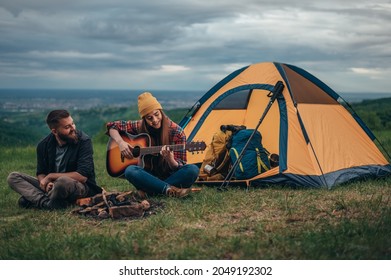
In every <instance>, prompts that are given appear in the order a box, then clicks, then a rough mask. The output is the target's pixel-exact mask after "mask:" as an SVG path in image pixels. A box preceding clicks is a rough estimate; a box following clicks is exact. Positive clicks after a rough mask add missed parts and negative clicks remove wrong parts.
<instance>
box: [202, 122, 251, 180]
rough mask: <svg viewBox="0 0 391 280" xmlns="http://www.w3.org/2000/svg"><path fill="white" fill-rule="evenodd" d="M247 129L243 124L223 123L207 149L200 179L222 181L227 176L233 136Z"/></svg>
mask: <svg viewBox="0 0 391 280" xmlns="http://www.w3.org/2000/svg"><path fill="white" fill-rule="evenodd" d="M242 129H246V127H245V126H243V125H240V126H239V125H232V124H230V125H222V126H221V127H220V129H219V130H218V131H217V132H216V133H215V134H213V137H212V141H211V143H210V144H209V146H208V147H207V149H206V151H205V158H204V160H203V162H202V164H201V168H200V173H199V176H198V179H199V180H200V181H220V180H224V178H225V177H226V176H227V174H228V171H229V168H230V166H231V161H230V157H229V149H230V146H231V137H232V135H233V134H234V133H236V132H237V131H239V130H242Z"/></svg>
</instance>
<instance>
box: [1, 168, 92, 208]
mask: <svg viewBox="0 0 391 280" xmlns="http://www.w3.org/2000/svg"><path fill="white" fill-rule="evenodd" d="M7 181H8V185H9V186H10V187H11V189H13V190H14V191H16V192H17V193H19V194H20V195H21V196H23V197H24V198H25V199H27V200H28V201H30V202H31V203H32V204H33V205H34V206H35V207H37V208H41V207H43V205H45V204H46V205H47V204H48V203H49V205H50V207H52V208H65V207H66V206H68V204H69V203H73V202H75V201H76V199H78V198H81V197H85V196H86V195H87V193H88V187H87V186H86V185H85V184H83V183H80V182H79V181H76V180H73V179H71V178H69V177H67V176H62V177H60V178H58V179H57V180H56V181H54V182H53V183H54V186H53V188H52V189H51V190H50V191H49V192H48V193H45V192H44V191H43V190H42V189H41V187H40V186H39V181H38V179H37V178H36V177H33V176H30V175H27V174H23V173H19V172H12V173H11V174H10V175H9V176H8V178H7Z"/></svg>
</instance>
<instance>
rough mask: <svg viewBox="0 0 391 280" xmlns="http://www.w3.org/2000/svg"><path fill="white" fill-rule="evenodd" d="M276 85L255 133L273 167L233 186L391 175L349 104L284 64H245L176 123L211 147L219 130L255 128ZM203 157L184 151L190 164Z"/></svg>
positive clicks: (320, 183)
mask: <svg viewBox="0 0 391 280" xmlns="http://www.w3.org/2000/svg"><path fill="white" fill-rule="evenodd" d="M278 81H281V82H282V83H283V84H284V89H283V91H282V94H281V96H280V98H278V99H277V100H276V102H274V103H273V105H272V106H271V107H270V110H269V111H268V113H267V115H266V116H265V118H264V119H263V121H262V122H261V124H260V126H259V128H258V130H259V131H260V132H261V134H262V144H263V146H264V147H265V148H266V149H267V150H268V151H269V152H270V153H276V154H278V155H279V158H280V161H279V166H278V167H276V168H273V169H271V170H269V171H267V172H265V173H262V174H259V175H257V176H256V177H254V178H251V179H249V180H245V181H242V182H236V183H245V184H247V185H248V186H249V185H259V184H284V185H292V186H313V187H328V188H331V187H332V186H335V185H337V184H340V183H344V182H347V181H351V180H353V179H360V178H366V177H381V176H387V175H390V174H391V166H390V163H389V162H388V161H387V159H386V158H385V157H384V155H383V154H382V153H381V152H380V150H379V149H378V148H377V146H376V145H375V143H374V140H375V136H374V135H373V133H372V132H371V131H370V130H369V128H368V127H367V126H366V125H365V124H364V123H363V121H362V120H361V119H360V118H359V117H358V116H357V115H356V114H355V113H354V112H352V110H349V107H348V105H347V103H346V102H345V101H344V100H343V99H342V98H341V97H340V96H339V95H338V94H337V93H336V92H334V91H333V90H332V89H331V88H329V87H328V86H327V85H325V84H324V83H323V82H321V81H320V80H319V79H317V78H316V77H314V76H313V75H311V74H310V73H308V72H306V71H304V70H303V69H301V68H298V67H296V66H293V65H288V64H282V63H271V62H266V63H259V64H253V65H249V66H247V67H244V68H242V69H239V70H237V71H235V72H233V73H231V74H230V75H228V76H227V77H226V78H224V79H223V80H222V81H220V82H219V83H217V84H216V85H215V86H214V87H213V88H212V89H210V90H209V91H208V92H207V93H206V94H205V95H204V96H203V97H202V98H201V99H200V100H199V101H197V102H196V104H195V105H194V106H193V107H192V108H191V109H190V110H189V112H188V113H187V115H186V116H185V117H184V118H183V119H182V121H181V122H180V125H181V126H182V127H183V128H184V130H185V133H186V135H187V136H188V141H189V142H190V141H198V140H202V141H205V142H206V143H210V141H211V139H212V136H213V133H214V132H216V131H217V130H218V129H219V128H220V126H221V125H227V124H234V125H245V126H246V127H247V128H255V127H256V126H257V125H258V124H259V121H260V118H261V115H262V114H263V113H264V110H265V108H266V107H267V105H268V103H269V101H270V97H268V94H269V93H270V92H271V91H273V88H274V85H275V84H276V83H277V82H278ZM203 156H204V155H203V154H202V153H199V154H191V153H189V154H188V162H189V163H196V164H201V163H202V160H203ZM202 183H204V182H202ZM211 183H213V182H211ZM214 183H216V182H214Z"/></svg>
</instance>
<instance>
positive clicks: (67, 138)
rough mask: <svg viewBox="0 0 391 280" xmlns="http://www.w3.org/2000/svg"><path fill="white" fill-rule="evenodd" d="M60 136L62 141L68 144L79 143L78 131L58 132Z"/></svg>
mask: <svg viewBox="0 0 391 280" xmlns="http://www.w3.org/2000/svg"><path fill="white" fill-rule="evenodd" d="M57 136H58V138H60V139H61V140H62V141H64V142H65V143H67V144H77V142H78V141H79V137H78V136H77V133H76V131H74V132H73V133H70V134H60V133H58V134H57Z"/></svg>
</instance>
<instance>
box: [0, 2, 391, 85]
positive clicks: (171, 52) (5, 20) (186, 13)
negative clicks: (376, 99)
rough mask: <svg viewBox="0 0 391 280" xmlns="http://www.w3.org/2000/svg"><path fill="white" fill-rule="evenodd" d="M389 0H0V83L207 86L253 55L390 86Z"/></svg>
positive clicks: (351, 81)
mask: <svg viewBox="0 0 391 280" xmlns="http://www.w3.org/2000/svg"><path fill="white" fill-rule="evenodd" d="M390 30H391V1H385V0H354V1H351V0H344V1H341V0H327V1H324V0H320V1H314V0H296V1H288V0H273V1H270V0H269V1H263V0H240V1H238V0H234V1H233V0H213V1H211V0H207V1H205V0H198V1H195V0H189V1H188V0H164V1H163V0H145V1H139V0H137V1H134V0H110V1H107V0H66V1H56V0H33V1H31V0H0V34H1V36H0V88H34V89H37V88H60V89H68V88H69V89H142V90H153V89H160V90H197V91H205V92H206V91H208V90H209V89H210V88H211V87H213V86H214V85H215V84H216V83H218V82H219V81H220V80H221V79H223V78H224V77H226V76H227V75H229V74H230V73H232V72H233V71H235V70H237V69H239V68H242V67H244V66H248V65H250V64H254V63H259V62H267V61H271V62H281V63H288V64H293V65H295V66H297V67H300V68H303V69H304V70H306V71H308V72H310V73H311V74H313V75H315V76H316V77H317V78H319V79H320V80H322V81H323V82H325V83H326V84H327V85H329V86H330V87H331V88H332V89H333V90H335V91H336V92H353V93H360V92H363V93H373V92H376V93H390V92H391V32H390Z"/></svg>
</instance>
